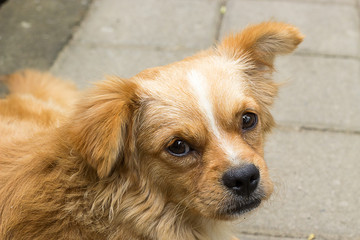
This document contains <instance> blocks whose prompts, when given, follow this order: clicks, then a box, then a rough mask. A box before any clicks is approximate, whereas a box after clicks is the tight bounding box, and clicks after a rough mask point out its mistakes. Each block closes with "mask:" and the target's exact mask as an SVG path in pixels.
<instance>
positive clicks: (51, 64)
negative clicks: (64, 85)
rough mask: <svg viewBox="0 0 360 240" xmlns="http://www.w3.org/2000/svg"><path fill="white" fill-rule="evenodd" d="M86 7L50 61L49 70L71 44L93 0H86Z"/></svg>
mask: <svg viewBox="0 0 360 240" xmlns="http://www.w3.org/2000/svg"><path fill="white" fill-rule="evenodd" d="M88 1H89V3H88V7H87V9H86V11H85V12H84V14H83V15H82V17H81V18H80V19H79V20H78V22H77V23H76V24H75V25H74V28H73V30H72V32H71V34H70V36H69V37H68V39H66V42H65V43H64V45H63V47H62V48H61V49H60V51H59V52H58V53H57V55H56V57H55V58H54V59H53V61H52V62H51V63H50V67H49V71H51V69H52V68H53V67H54V65H55V64H56V62H57V61H58V60H59V58H60V56H61V55H62V54H63V52H64V51H65V50H66V49H67V48H69V46H70V45H71V44H72V42H74V37H75V36H76V34H77V32H78V31H79V29H80V28H81V25H82V24H83V22H84V21H85V20H86V18H87V17H88V15H89V12H90V11H91V8H92V7H93V5H94V0H88Z"/></svg>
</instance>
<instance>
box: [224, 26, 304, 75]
mask: <svg viewBox="0 0 360 240" xmlns="http://www.w3.org/2000/svg"><path fill="white" fill-rule="evenodd" d="M303 38H304V37H303V35H302V34H301V33H300V32H299V30H298V29H297V28H295V27H294V26H292V25H289V24H285V23H280V22H264V23H260V24H257V25H251V26H248V27H247V28H245V29H244V30H243V31H242V32H240V33H238V34H235V35H230V36H228V37H226V38H224V39H223V41H222V42H221V43H220V44H219V45H218V50H219V51H220V52H221V53H224V54H226V55H227V56H229V57H232V58H236V59H240V58H245V60H250V61H251V63H252V64H254V66H253V67H255V68H257V69H258V70H259V69H262V68H264V67H270V68H273V62H274V57H275V56H276V55H278V54H286V53H290V52H292V51H293V50H294V49H295V48H296V47H297V45H298V44H300V43H301V42H302V40H303ZM248 58H250V59H248Z"/></svg>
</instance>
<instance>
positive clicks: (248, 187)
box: [222, 164, 260, 197]
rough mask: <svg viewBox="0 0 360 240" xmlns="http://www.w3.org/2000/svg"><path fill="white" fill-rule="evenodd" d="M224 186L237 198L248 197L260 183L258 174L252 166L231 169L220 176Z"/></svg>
mask: <svg viewBox="0 0 360 240" xmlns="http://www.w3.org/2000/svg"><path fill="white" fill-rule="evenodd" d="M222 181H223V183H224V185H225V186H226V187H227V188H228V189H230V190H231V191H233V192H234V193H235V194H237V195H239V196H243V197H245V196H250V194H251V193H252V192H254V191H255V189H256V187H257V185H258V184H259V181H260V172H259V170H258V169H257V168H256V167H255V165H254V164H248V165H245V166H242V167H237V168H231V169H229V170H227V171H226V172H225V173H224V175H223V176H222Z"/></svg>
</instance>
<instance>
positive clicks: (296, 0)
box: [245, 0, 357, 6]
mask: <svg viewBox="0 0 360 240" xmlns="http://www.w3.org/2000/svg"><path fill="white" fill-rule="evenodd" d="M245 1H252V0H245ZM257 1H259V2H260V1H261V2H288V3H310V4H322V5H343V6H344V5H345V6H356V5H357V3H356V0H353V3H348V2H332V1H330V2H329V1H316V0H315V1H314V0H257Z"/></svg>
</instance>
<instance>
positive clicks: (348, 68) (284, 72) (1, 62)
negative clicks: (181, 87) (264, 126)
mask: <svg viewBox="0 0 360 240" xmlns="http://www.w3.org/2000/svg"><path fill="white" fill-rule="evenodd" d="M0 4H1V5H0V75H3V74H8V73H11V72H13V71H15V70H18V69H22V68H35V69H40V70H46V71H51V72H52V73H53V74H55V75H56V76H59V77H62V78H65V79H69V80H73V81H75V82H76V83H77V85H78V86H79V88H82V89H83V88H86V87H88V86H89V85H90V83H91V82H94V81H97V80H101V79H103V77H104V75H105V74H107V75H112V74H116V75H118V76H121V77H131V76H133V75H135V74H136V73H138V72H139V71H141V70H143V69H145V68H148V67H154V66H157V65H164V64H167V63H171V62H173V61H177V60H181V59H182V58H184V57H186V56H188V55H191V54H193V53H195V52H196V51H198V50H201V49H205V48H208V47H210V46H212V45H213V44H214V43H215V42H216V41H219V40H220V39H221V38H222V36H224V35H226V34H227V33H230V32H235V31H239V30H241V29H242V28H244V27H245V26H247V25H248V24H253V23H259V22H262V21H266V20H276V21H284V22H287V23H291V24H294V25H296V26H297V27H298V28H299V29H300V30H301V31H302V32H303V33H304V34H305V35H306V39H305V41H304V42H303V43H302V44H301V45H300V47H299V48H298V50H297V51H296V52H295V53H294V54H293V55H290V56H281V57H278V59H277V61H276V67H277V70H278V71H277V72H276V74H275V76H274V77H275V79H276V80H277V81H278V82H281V83H285V84H284V86H283V87H282V88H281V91H280V94H279V99H278V101H277V102H276V104H275V106H274V108H273V114H274V116H275V118H276V120H277V123H278V127H277V128H276V129H275V130H274V132H273V133H272V135H271V136H269V138H268V143H267V145H266V153H265V154H266V155H265V157H266V159H267V162H268V165H269V167H270V169H271V175H272V178H273V179H274V181H275V183H276V192H275V194H274V195H273V197H272V199H271V200H270V201H269V202H268V203H266V204H265V206H264V207H263V208H261V209H259V210H258V211H256V212H255V213H254V214H252V215H249V216H246V217H244V218H243V219H241V220H240V221H239V222H238V223H237V229H238V236H240V237H241V239H242V240H265V239H270V240H294V239H295V240H296V239H308V240H312V239H326V240H335V239H345V240H347V239H349V240H350V239H351V240H359V239H360V72H359V71H360V21H359V19H360V0H5V1H4V0H2V1H0ZM0 92H1V93H0V95H2V96H4V95H5V94H6V89H5V88H4V86H0Z"/></svg>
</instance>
